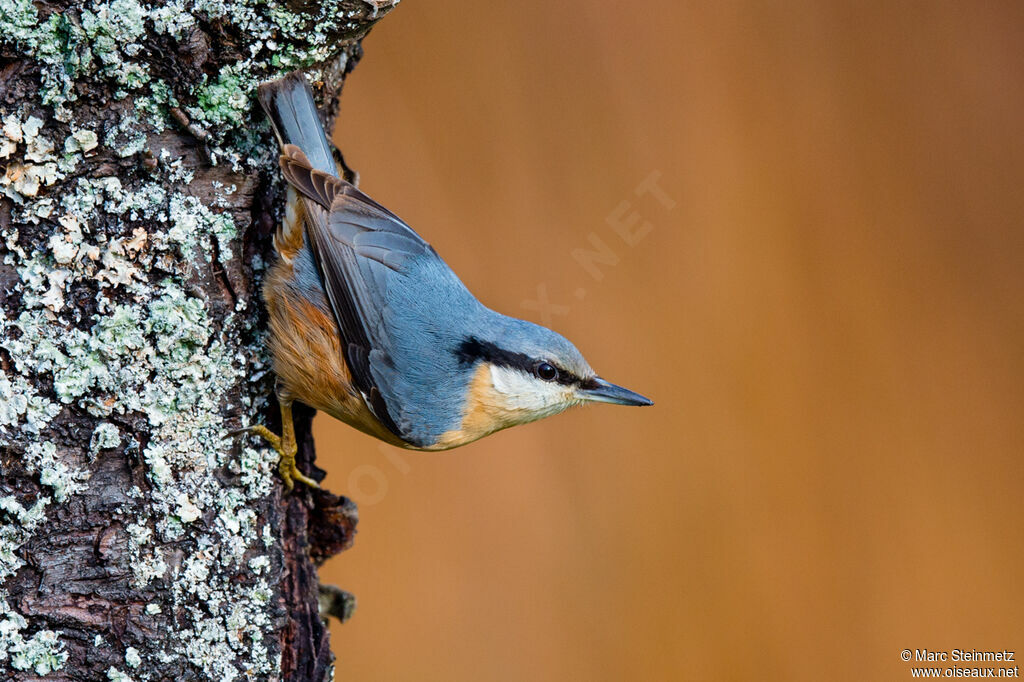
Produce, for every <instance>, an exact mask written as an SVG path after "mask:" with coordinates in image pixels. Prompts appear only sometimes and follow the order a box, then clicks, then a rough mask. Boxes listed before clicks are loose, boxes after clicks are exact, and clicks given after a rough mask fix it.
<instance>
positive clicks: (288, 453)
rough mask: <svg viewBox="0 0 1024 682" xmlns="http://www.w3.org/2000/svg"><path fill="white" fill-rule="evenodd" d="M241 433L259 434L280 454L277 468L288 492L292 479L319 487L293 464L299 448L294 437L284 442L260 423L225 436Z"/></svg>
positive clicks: (293, 484) (231, 436)
mask: <svg viewBox="0 0 1024 682" xmlns="http://www.w3.org/2000/svg"><path fill="white" fill-rule="evenodd" d="M241 435H253V436H259V437H260V438H262V439H263V440H265V441H266V442H267V444H268V445H269V446H270V447H272V448H273V449H274V451H275V452H277V454H278V455H280V457H281V459H280V461H279V462H278V464H277V470H278V472H279V473H280V474H281V479H282V480H284V487H285V488H286V489H287V490H288V491H289V492H291V490H292V489H293V488H294V487H295V483H294V481H299V482H300V483H305V484H306V485H308V486H309V487H311V488H317V489H319V488H320V484H319V483H317V482H316V481H314V480H313V479H311V478H309V477H308V476H306V475H305V474H303V473H302V472H301V471H299V467H298V466H297V465H296V464H295V453H296V452H298V450H299V449H298V446H297V445H296V443H295V440H294V438H293V439H291V442H284V441H283V439H282V438H281V437H280V436H278V435H277V434H276V433H274V432H273V431H271V430H270V429H268V428H267V427H266V426H263V425H262V424H254V425H253V426H249V427H246V428H244V429H238V430H237V431H232V432H230V433H229V434H228V435H227V438H233V437H235V436H241Z"/></svg>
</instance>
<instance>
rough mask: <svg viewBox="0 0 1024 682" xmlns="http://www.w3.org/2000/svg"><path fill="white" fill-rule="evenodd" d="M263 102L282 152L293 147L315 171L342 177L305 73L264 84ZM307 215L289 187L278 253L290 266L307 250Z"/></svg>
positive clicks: (278, 235) (276, 242)
mask: <svg viewBox="0 0 1024 682" xmlns="http://www.w3.org/2000/svg"><path fill="white" fill-rule="evenodd" d="M259 98H260V104H261V105H263V110H264V111H266V112H267V116H268V117H269V118H270V124H271V125H272V126H273V128H274V134H275V135H277V141H278V143H279V144H280V145H281V147H282V148H283V147H284V146H285V145H287V144H293V145H295V146H297V147H298V148H299V149H301V150H302V152H303V153H304V154H305V155H306V157H307V158H308V159H309V162H310V165H312V166H313V167H314V168H317V169H319V170H322V171H324V172H325V173H330V174H331V175H334V176H337V175H338V168H337V166H336V165H335V161H334V155H333V154H332V153H331V147H330V145H329V144H328V142H327V135H326V133H325V132H324V126H323V124H322V123H321V122H320V115H319V114H318V113H317V110H316V102H314V101H313V92H312V90H310V88H309V83H307V82H306V77H305V76H303V75H302V73H301V72H299V71H293V72H292V73H290V74H288V75H287V76H285V77H284V78H279V79H277V80H273V81H267V82H266V83H261V84H260V87H259ZM305 211H306V207H305V205H304V202H302V201H300V198H299V194H298V193H297V192H296V190H295V188H294V187H291V186H289V187H288V201H287V202H286V203H285V213H284V220H283V221H282V222H281V226H280V228H279V229H278V230H277V233H276V234H275V235H274V249H275V250H276V251H277V253H278V254H279V255H280V256H281V257H282V258H283V259H284V260H285V261H287V262H291V261H292V260H293V259H294V258H295V257H296V256H297V255H298V253H299V251H300V250H301V249H302V247H303V241H304V239H303V229H302V228H303V224H304V222H305Z"/></svg>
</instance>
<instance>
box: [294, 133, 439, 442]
mask: <svg viewBox="0 0 1024 682" xmlns="http://www.w3.org/2000/svg"><path fill="white" fill-rule="evenodd" d="M281 170H282V172H283V173H284V177H285V179H286V180H287V181H288V183H289V184H291V185H292V186H294V187H295V188H296V189H297V190H298V191H299V192H300V193H301V194H302V195H303V196H304V197H305V198H306V199H307V201H306V204H307V211H306V213H307V218H308V220H307V234H308V235H309V246H310V249H311V250H312V252H313V259H314V261H315V262H316V264H317V268H318V270H319V272H320V276H321V280H322V282H323V284H324V289H325V291H326V293H327V299H328V301H329V303H330V306H331V310H332V312H333V313H334V316H335V320H336V322H337V324H338V329H339V333H340V335H341V338H342V342H343V343H342V348H343V349H344V354H345V360H346V362H347V363H348V367H349V370H350V371H351V372H352V379H353V382H354V383H355V385H356V388H358V389H359V391H360V392H361V393H362V395H363V398H364V400H365V401H366V404H367V406H368V407H369V408H370V410H371V411H372V412H373V413H374V415H375V416H376V417H377V418H378V419H379V420H380V421H381V423H383V424H384V425H385V426H387V428H388V429H390V430H391V431H392V432H393V433H395V434H396V435H397V436H399V437H400V438H403V439H405V440H407V441H409V442H413V444H416V445H422V444H423V443H417V442H414V440H415V436H414V434H413V430H414V427H415V425H414V424H410V423H408V420H407V419H403V418H402V415H403V414H405V413H406V409H405V408H406V406H403V405H400V404H397V405H396V404H389V401H391V402H392V403H393V402H395V401H396V397H395V394H396V391H395V390H390V389H394V388H395V387H393V386H392V387H389V386H384V385H382V382H388V381H389V378H390V379H394V378H395V377H396V373H395V371H394V363H393V361H392V358H391V355H390V353H391V351H392V348H393V346H394V343H395V340H394V339H392V338H391V337H390V333H389V329H388V325H387V324H386V316H387V311H388V300H387V294H388V286H389V282H390V278H392V277H400V276H402V275H403V273H405V272H406V271H407V269H408V267H409V265H410V263H411V262H412V260H413V259H415V258H417V257H422V256H428V257H435V258H436V254H435V253H434V250H433V249H432V248H430V245H429V244H427V243H426V242H425V241H424V240H423V239H422V238H421V237H420V236H419V235H418V234H416V232H414V231H413V230H412V228H410V227H409V226H408V225H406V224H405V223H404V222H402V221H401V220H400V219H399V218H398V217H397V216H395V215H394V214H393V213H391V212H390V211H388V210H387V209H385V208H384V207H383V206H381V205H380V204H378V203H377V202H375V201H373V200H372V199H370V198H369V197H367V196H366V195H365V194H363V193H362V192H360V191H359V190H358V189H356V188H355V187H354V186H352V185H351V184H349V183H346V182H345V181H343V180H341V179H339V178H336V177H334V176H332V175H330V174H328V173H324V172H322V171H319V170H316V169H314V168H312V167H311V166H310V164H309V160H308V159H307V158H306V156H305V155H304V154H303V153H302V151H301V150H300V149H299V148H298V147H295V146H294V145H285V146H284V149H283V154H282V156H281ZM385 395H388V396H389V398H388V400H385ZM396 419H397V422H396Z"/></svg>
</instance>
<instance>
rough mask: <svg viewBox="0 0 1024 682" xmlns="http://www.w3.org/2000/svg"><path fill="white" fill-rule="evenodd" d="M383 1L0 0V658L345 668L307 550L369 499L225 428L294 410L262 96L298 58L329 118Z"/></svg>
mask: <svg viewBox="0 0 1024 682" xmlns="http://www.w3.org/2000/svg"><path fill="white" fill-rule="evenodd" d="M394 2H397V0H394ZM391 4H392V0H320V1H317V0H290V1H289V2H273V1H267V0H216V1H215V0H165V1H164V2H148V1H146V0H88V1H86V2H69V1H67V0H36V1H35V2H33V1H32V0H4V2H2V3H0V173H2V175H0V308H2V314H0V679H42V678H45V679H68V680H97V679H100V680H106V679H110V680H127V679H132V680H165V679H176V680H200V679H214V680H235V679H260V680H316V681H317V682H319V681H320V680H323V679H326V678H327V677H328V676H329V674H330V672H331V661H332V658H331V653H330V648H329V643H328V635H327V629H326V627H325V622H324V620H323V619H322V617H321V614H320V612H319V611H318V596H319V595H318V587H319V585H318V580H317V573H316V565H317V564H318V563H319V562H322V561H323V560H324V559H326V558H327V557H329V556H331V555H332V554H334V553H336V552H338V551H340V550H342V549H344V548H345V547H347V546H349V545H350V544H351V542H352V537H353V534H354V530H355V523H356V510H355V507H354V505H353V504H352V503H351V502H349V501H348V500H346V499H344V498H339V497H336V496H334V495H332V494H330V493H328V492H325V491H312V490H309V489H306V488H303V487H301V486H300V487H298V488H297V489H296V491H295V492H294V493H292V494H286V493H284V491H283V488H282V485H281V482H280V479H279V478H278V477H277V475H276V459H277V458H276V454H275V453H274V452H273V451H272V450H270V449H268V448H266V447H264V446H263V445H262V443H259V442H257V441H256V440H255V439H251V438H249V439H246V438H236V439H234V440H232V439H230V438H227V434H228V432H229V431H231V430H232V429H237V428H239V427H241V426H245V425H247V424H249V423H253V422H255V421H256V420H257V418H258V417H259V416H260V415H261V414H262V415H263V416H265V417H266V422H267V423H268V425H269V426H270V427H271V428H273V429H277V428H278V426H279V425H278V423H277V421H276V409H275V408H276V405H273V404H271V402H272V398H270V396H271V394H272V391H271V388H272V382H273V377H272V376H271V375H270V371H269V359H268V358H267V357H266V354H265V351H264V347H263V343H262V338H263V331H262V330H263V318H262V312H261V305H260V299H259V290H258V284H259V280H260V275H261V272H262V270H263V269H264V264H266V263H268V262H270V259H271V258H273V255H272V252H271V248H270V235H271V233H272V231H273V229H274V227H275V225H276V222H277V218H278V217H279V215H280V209H281V203H282V199H283V193H282V190H281V186H280V182H279V179H278V178H279V172H278V166H277V163H276V158H277V153H278V150H277V145H276V142H275V141H274V140H272V138H271V134H270V130H269V127H268V126H267V124H266V123H265V122H264V120H263V114H262V112H261V111H259V110H258V107H257V106H255V104H254V103H255V96H254V95H255V88H256V85H257V84H258V83H259V82H261V81H263V80H266V79H269V78H275V77H279V76H281V75H283V74H284V73H286V72H288V71H290V70H293V69H295V68H306V69H307V72H308V73H309V74H311V77H312V79H313V81H314V85H315V88H314V89H315V90H316V91H317V93H318V96H319V97H321V102H322V103H325V120H326V122H327V124H330V123H331V121H332V119H333V114H334V111H335V108H336V102H337V98H338V95H339V94H340V91H341V86H342V83H343V80H344V77H345V75H346V74H347V73H348V72H349V71H350V70H351V68H352V67H353V66H354V65H355V63H356V61H358V59H359V57H360V54H361V51H360V44H359V41H360V40H361V38H362V37H363V36H364V35H365V34H366V32H367V31H368V30H369V29H370V27H371V26H372V25H373V23H374V22H375V21H376V20H377V19H379V18H380V17H381V16H383V15H384V14H385V13H386V12H387V11H388V10H390V9H391ZM328 130H330V128H329V127H328ZM311 421H312V412H311V411H310V410H302V409H300V410H299V411H298V412H297V414H296V427H297V430H298V435H299V442H300V451H299V464H300V466H301V467H302V468H303V469H304V470H305V471H307V472H309V471H311V470H312V471H313V477H314V478H317V479H318V480H319V479H321V478H322V477H323V472H320V471H319V470H316V469H315V468H313V459H314V452H313V443H312V440H311V437H310V424H311ZM331 594H334V595H335V597H337V591H334V592H331V591H328V592H327V593H326V595H327V596H328V597H329V596H330V595H331ZM329 602H330V599H329V598H328V599H326V600H325V603H328V608H329V609H333V610H334V611H338V610H343V609H339V608H338V605H337V604H334V605H333V606H331V605H330V604H329Z"/></svg>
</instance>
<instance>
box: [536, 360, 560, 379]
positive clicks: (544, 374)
mask: <svg viewBox="0 0 1024 682" xmlns="http://www.w3.org/2000/svg"><path fill="white" fill-rule="evenodd" d="M536 372H537V377H538V378H540V379H543V380H544V381H554V380H555V379H557V378H558V370H557V369H555V368H554V367H552V366H551V365H550V364H548V363H546V362H542V363H540V364H539V365H537V369H536Z"/></svg>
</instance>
